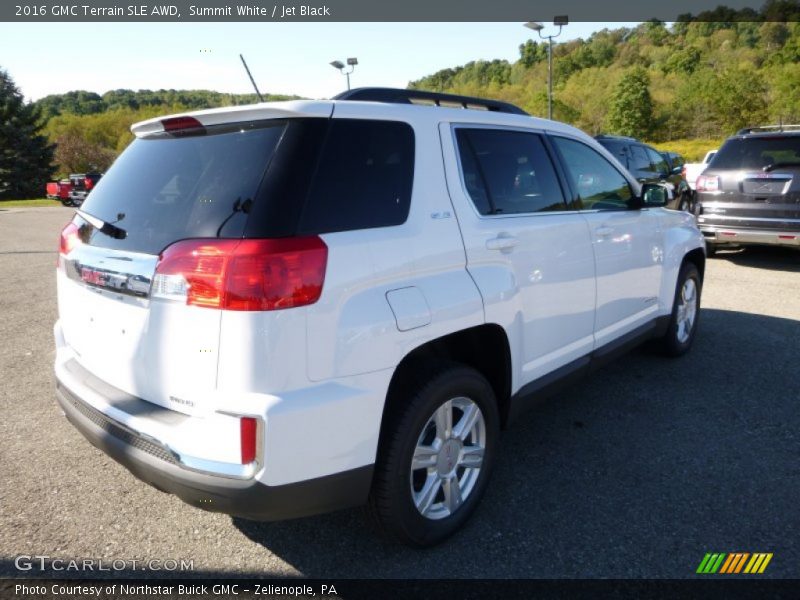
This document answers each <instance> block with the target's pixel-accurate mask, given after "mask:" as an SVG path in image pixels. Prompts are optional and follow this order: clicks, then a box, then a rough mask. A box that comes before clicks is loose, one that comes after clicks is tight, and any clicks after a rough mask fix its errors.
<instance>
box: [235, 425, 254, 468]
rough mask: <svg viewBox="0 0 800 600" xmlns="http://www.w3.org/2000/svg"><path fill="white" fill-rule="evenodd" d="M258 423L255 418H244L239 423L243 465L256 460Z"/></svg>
mask: <svg viewBox="0 0 800 600" xmlns="http://www.w3.org/2000/svg"><path fill="white" fill-rule="evenodd" d="M257 425H258V423H257V421H256V420H255V419H254V418H253V417H242V418H241V419H240V421H239V432H240V440H241V441H240V447H241V456H242V459H241V460H242V464H243V465H247V464H250V463H251V462H253V461H254V460H255V459H256V433H257V431H258V426H257Z"/></svg>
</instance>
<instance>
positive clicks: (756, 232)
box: [697, 125, 800, 253]
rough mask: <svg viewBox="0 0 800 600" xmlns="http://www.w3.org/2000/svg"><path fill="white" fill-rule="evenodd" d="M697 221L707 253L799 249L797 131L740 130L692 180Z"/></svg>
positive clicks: (799, 139)
mask: <svg viewBox="0 0 800 600" xmlns="http://www.w3.org/2000/svg"><path fill="white" fill-rule="evenodd" d="M697 221H698V226H699V227H700V231H702V232H703V235H704V236H705V239H706V243H707V244H708V250H709V252H710V253H713V252H714V251H715V250H716V249H718V248H722V247H726V246H727V247H730V246H742V245H752V244H758V245H770V246H793V247H800V125H773V126H765V127H752V128H748V129H742V130H741V131H739V132H738V133H737V134H736V135H734V136H732V137H730V138H728V139H727V140H726V141H725V143H724V144H723V145H722V147H721V148H720V149H719V152H717V154H716V155H715V156H714V158H713V159H712V160H711V163H710V164H709V165H708V167H707V168H706V170H705V172H704V173H703V174H702V175H700V177H698V178H697Z"/></svg>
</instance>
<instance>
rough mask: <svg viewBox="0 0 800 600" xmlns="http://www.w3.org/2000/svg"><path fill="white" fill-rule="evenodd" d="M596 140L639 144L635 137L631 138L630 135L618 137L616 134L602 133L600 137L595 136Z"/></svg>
mask: <svg viewBox="0 0 800 600" xmlns="http://www.w3.org/2000/svg"><path fill="white" fill-rule="evenodd" d="M594 139H596V140H625V141H628V142H638V141H639V140H637V139H636V138H635V137H631V136H629V135H616V134H614V133H601V134H600V135H596V136H594Z"/></svg>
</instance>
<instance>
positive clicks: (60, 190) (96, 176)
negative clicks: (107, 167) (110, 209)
mask: <svg viewBox="0 0 800 600" xmlns="http://www.w3.org/2000/svg"><path fill="white" fill-rule="evenodd" d="M102 176H103V175H102V173H96V172H92V173H75V174H72V175H70V176H69V179H62V180H61V181H51V182H50V183H48V184H47V197H48V198H53V199H54V200H59V201H60V202H61V204H63V205H64V206H80V205H81V204H83V201H84V200H85V199H86V195H87V194H88V193H89V192H90V191H91V190H92V188H94V186H95V185H97V182H98V181H100V178H101V177H102Z"/></svg>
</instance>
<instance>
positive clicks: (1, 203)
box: [0, 198, 61, 209]
mask: <svg viewBox="0 0 800 600" xmlns="http://www.w3.org/2000/svg"><path fill="white" fill-rule="evenodd" d="M31 206H61V202H59V201H58V200H50V199H48V198H35V199H33V200H0V209H2V208H30V207H31Z"/></svg>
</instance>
